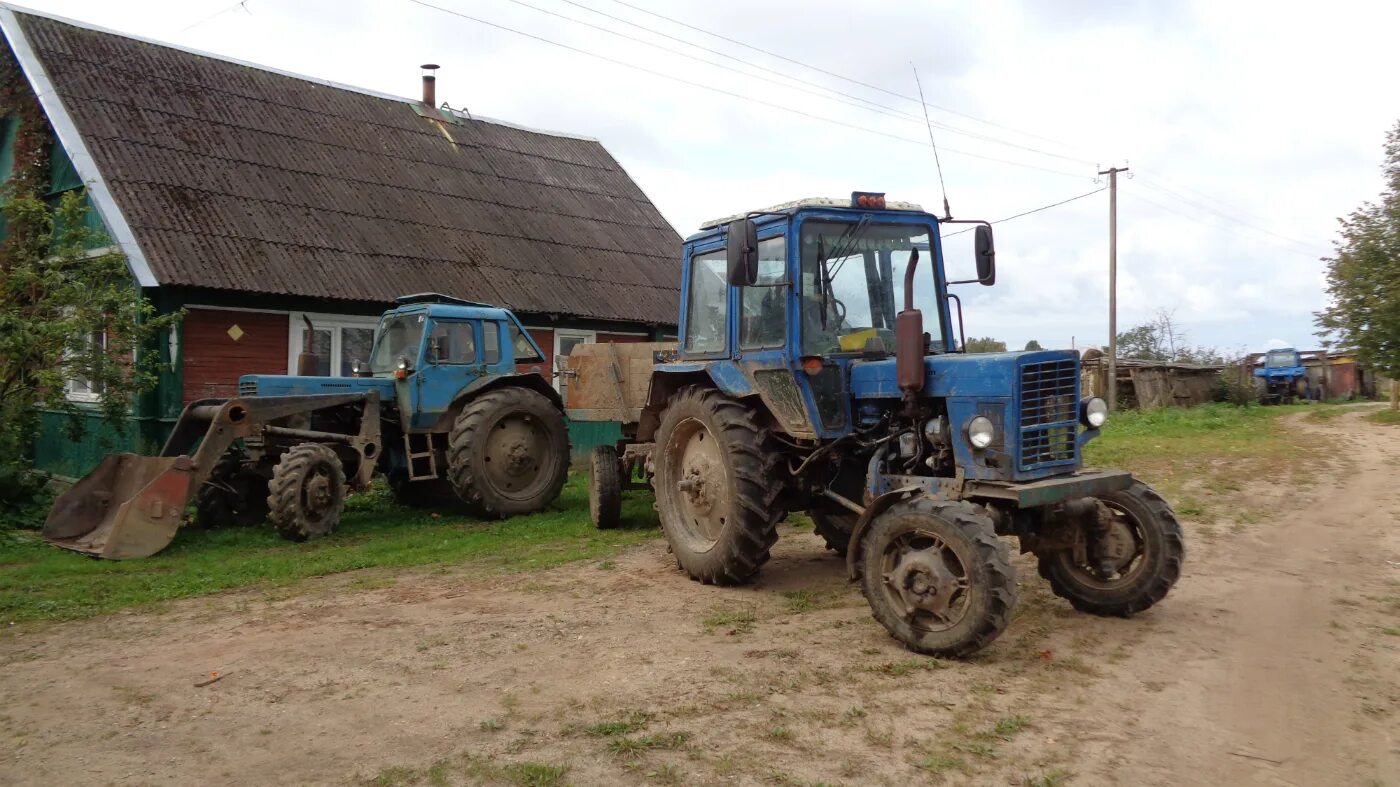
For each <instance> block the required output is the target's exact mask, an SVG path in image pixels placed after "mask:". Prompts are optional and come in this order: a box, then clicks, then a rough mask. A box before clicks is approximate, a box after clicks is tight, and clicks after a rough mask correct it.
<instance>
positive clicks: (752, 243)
mask: <svg viewBox="0 0 1400 787" xmlns="http://www.w3.org/2000/svg"><path fill="white" fill-rule="evenodd" d="M724 250H725V253H726V254H727V255H728V257H729V283H730V284H732V285H734V286H735V287H752V286H753V285H754V283H755V282H757V281H758V227H757V226H755V225H754V223H753V219H735V220H734V221H731V222H729V230H728V240H727V242H726V244H725V248H724Z"/></svg>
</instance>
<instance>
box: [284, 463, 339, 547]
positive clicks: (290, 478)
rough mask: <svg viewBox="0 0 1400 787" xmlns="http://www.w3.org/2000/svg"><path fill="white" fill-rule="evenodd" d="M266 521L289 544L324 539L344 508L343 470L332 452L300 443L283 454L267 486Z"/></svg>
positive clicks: (336, 522)
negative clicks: (267, 511)
mask: <svg viewBox="0 0 1400 787" xmlns="http://www.w3.org/2000/svg"><path fill="white" fill-rule="evenodd" d="M267 505H268V508H269V509H271V513H270V514H269V515H268V518H269V519H271V520H272V524H273V526H275V527H276V528H277V532H278V533H279V534H281V536H282V537H283V538H285V539H287V540H289V541H305V540H307V539H309V538H319V537H321V536H324V535H327V534H328V533H330V532H331V531H332V530H334V529H335V526H336V525H337V524H338V523H339V522H340V511H341V509H342V508H344V507H345V470H344V469H343V468H342V467H341V465H340V457H338V456H336V455H335V451H332V450H331V449H330V448H327V447H326V446H324V445H321V444H320V443H301V444H300V445H295V446H292V448H291V449H290V450H288V451H287V452H286V453H284V454H282V458H281V459H279V460H278V462H277V466H276V467H275V468H273V470H272V481H271V482H270V483H269V484H268V496H267Z"/></svg>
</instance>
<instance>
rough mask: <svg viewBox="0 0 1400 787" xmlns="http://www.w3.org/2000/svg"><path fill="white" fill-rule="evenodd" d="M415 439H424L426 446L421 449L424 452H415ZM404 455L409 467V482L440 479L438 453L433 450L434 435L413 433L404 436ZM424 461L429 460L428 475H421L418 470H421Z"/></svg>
mask: <svg viewBox="0 0 1400 787" xmlns="http://www.w3.org/2000/svg"><path fill="white" fill-rule="evenodd" d="M415 437H421V438H423V443H424V445H422V446H420V448H421V449H422V450H418V451H415V450H413V438H415ZM403 453H404V460H405V464H407V465H408V480H410V481H429V480H432V479H434V478H437V477H438V470H437V451H435V450H433V436H432V434H412V433H410V434H406V435H404V436H403ZM423 459H426V460H428V469H427V472H426V473H420V472H418V469H419V466H420V461H421V460H423Z"/></svg>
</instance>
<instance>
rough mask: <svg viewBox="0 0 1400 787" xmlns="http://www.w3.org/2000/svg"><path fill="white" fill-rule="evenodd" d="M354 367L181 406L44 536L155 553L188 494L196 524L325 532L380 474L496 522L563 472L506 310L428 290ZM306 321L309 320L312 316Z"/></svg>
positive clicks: (556, 406)
mask: <svg viewBox="0 0 1400 787" xmlns="http://www.w3.org/2000/svg"><path fill="white" fill-rule="evenodd" d="M398 303H399V306H398V307H397V308H395V309H393V310H392V311H389V312H387V313H385V314H384V316H383V317H382V318H381V319H380V322H379V327H378V328H377V329H376V331H375V338H374V345H373V349H372V350H371V351H370V356H369V360H368V362H367V363H363V364H362V363H358V362H357V363H356V365H355V368H354V374H353V376H351V377H324V376H315V375H313V374H311V370H313V369H315V367H316V358H315V356H314V355H313V354H312V353H311V351H310V344H309V342H310V337H311V336H312V333H313V332H312V331H310V330H308V331H307V337H308V345H307V347H306V349H305V351H304V352H303V353H302V354H301V357H300V358H299V359H298V364H297V365H298V371H299V372H300V374H298V375H244V376H243V377H242V378H241V379H240V380H239V385H238V388H239V390H238V396H237V397H234V398H231V399H204V400H200V401H197V402H193V403H191V404H190V405H189V406H188V407H186V408H185V411H184V413H182V414H181V416H180V420H179V421H178V422H177V423H176V425H175V428H174V430H173V431H172V433H171V435H170V438H169V439H168V440H167V442H166V445H165V447H164V449H163V450H162V451H161V454H160V456H157V457H142V456H137V455H135V454H114V455H112V456H109V457H107V458H106V459H104V460H103V462H102V463H101V464H100V465H99V466H98V467H97V469H95V470H93V472H92V473H90V474H88V476H87V477H85V478H83V479H82V480H80V481H79V482H78V483H77V484H76V485H75V486H74V487H73V488H72V489H71V490H70V491H69V492H67V493H65V494H64V495H63V496H61V497H60V498H59V499H58V500H56V501H55V503H54V507H53V510H52V511H51V512H50V513H49V517H48V521H47V522H46V524H45V526H44V535H45V538H46V539H48V540H49V541H50V542H51V543H54V544H56V545H58V546H61V547H64V548H67V549H72V550H75V551H79V552H84V553H87V554H91V555H95V556H98V557H107V558H118V559H120V558H134V557H145V556H147V555H151V554H154V553H155V552H158V551H160V550H161V549H163V548H164V547H165V546H166V544H168V543H169V542H170V540H171V539H172V538H174V535H175V531H176V530H177V529H178V527H179V526H180V525H181V524H182V522H183V519H184V513H185V509H186V507H187V505H189V504H190V503H193V504H194V506H195V509H196V521H198V522H200V523H201V524H204V525H223V524H234V523H252V522H257V521H261V520H263V519H264V518H267V519H270V520H271V521H272V523H273V525H274V526H276V528H277V530H278V532H280V533H281V534H282V535H283V536H284V537H286V538H289V539H292V540H295V541H302V540H305V539H307V538H313V537H316V536H321V535H325V534H326V533H329V532H330V531H331V530H332V529H333V528H334V527H335V525H336V523H337V522H338V521H339V518H340V512H341V507H342V506H343V504H344V500H345V495H346V492H347V490H350V489H362V488H364V487H365V486H367V485H368V484H369V482H370V480H371V479H372V478H373V476H374V474H375V473H376V472H378V473H382V474H384V475H385V476H387V478H388V481H389V484H390V486H391V488H392V489H393V490H394V493H395V495H396V496H397V497H398V498H399V499H400V501H402V502H405V503H409V504H414V505H432V506H444V505H448V506H450V505H460V506H461V507H463V508H465V509H466V510H467V511H469V512H471V513H473V514H476V515H477V516H481V517H486V518H497V517H504V516H511V515H513V514H522V513H528V512H531V511H537V510H539V509H541V508H543V507H544V506H546V505H548V504H549V503H550V502H551V501H552V500H554V498H555V497H557V496H558V494H559V490H560V488H561V487H562V486H563V484H564V480H565V477H566V475H567V472H568V463H569V443H568V434H567V430H566V427H565V423H564V416H563V410H562V402H561V400H560V398H559V395H558V393H557V392H556V391H555V390H554V388H553V387H552V386H551V385H550V383H549V381H548V380H546V379H545V377H543V376H542V375H541V374H539V373H537V372H526V373H521V372H518V371H517V364H530V363H543V361H544V358H543V354H542V353H541V352H540V349H539V347H538V346H536V345H535V343H534V341H533V340H532V339H531V338H530V335H529V334H528V333H527V332H526V331H525V330H524V329H523V328H522V327H521V325H520V322H519V320H517V319H516V317H515V315H514V314H512V313H511V312H510V311H509V310H506V309H501V308H497V307H493V306H488V305H485V304H479V303H472V302H469V301H460V300H456V299H453V298H448V297H446V296H441V295H436V294H425V295H413V296H406V297H403V298H400V299H399V300H398ZM308 327H309V326H308Z"/></svg>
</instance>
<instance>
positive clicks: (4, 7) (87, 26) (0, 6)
mask: <svg viewBox="0 0 1400 787" xmlns="http://www.w3.org/2000/svg"><path fill="white" fill-rule="evenodd" d="M15 12H19V13H21V14H28V15H30V16H39V17H43V18H45V19H52V20H54V21H55V22H62V23H63V24H65V25H72V26H74V27H81V28H83V29H84V30H92V31H95V32H98V33H107V34H109V35H114V36H121V37H122V38H129V39H131V40H133V41H140V42H142V43H145V44H152V45H154V46H161V47H165V48H166V49H177V50H179V51H181V52H185V53H187V54H191V55H198V56H200V57H207V58H211V59H213V60H222V61H223V62H225V63H233V64H234V65H239V66H245V67H247V68H256V69H257V70H259V71H267V72H269V73H272V74H279V75H281V76H284V77H291V78H292V79H300V80H301V81H303V82H311V83H313V84H317V85H324V86H326V87H333V88H335V89H336V90H347V91H349V92H351V93H360V94H362V95H366V96H373V97H375V98H382V99H385V100H387V101H394V102H398V103H405V104H418V103H421V102H420V101H418V99H415V98H404V97H403V96H395V95H393V94H391V93H381V92H379V91H377V90H370V89H369V88H364V87H357V86H355V85H346V84H344V83H341V82H332V81H331V80H329V79H318V78H317V77H311V76H307V75H305V74H298V73H296V72H293V71H283V70H282V69H280V68H273V67H271V66H266V65H263V64H261V63H252V62H249V61H247V60H239V59H238V58H236V57H229V56H228V55H221V54H218V53H217V52H207V51H205V50H202V49H195V48H193V47H187V46H180V45H179V44H172V43H170V42H169V41H159V40H156V39H154V38H147V37H146V36H138V35H133V34H131V33H126V32H122V31H120V30H112V29H111V28H107V27H101V26H98V25H94V24H91V23H89V22H84V21H82V20H79V19H70V18H69V17H66V16H59V15H58V14H51V13H48V12H47V11H36V10H34V9H32V8H25V7H24V6H18V5H15V4H14V3H4V2H0V15H3V16H4V17H5V18H6V20H7V21H6V24H5V27H4V29H5V33H6V35H7V36H8V35H9V33H10V29H11V26H13V27H14V28H15V29H16V30H18V29H19V28H18V25H15V24H14V22H15V20H14V13H15ZM25 47H26V49H28V42H26V44H25ZM31 54H32V51H31ZM16 55H18V52H16ZM21 62H23V61H21ZM35 62H37V60H36V61H35ZM471 118H472V120H475V121H479V122H483V123H490V124H492V125H496V126H505V127H506V128H513V129H516V130H518V131H528V132H530V133H533V134H544V135H546V136H551V137H564V138H566V139H577V140H581V141H583V142H598V143H599V144H602V143H601V142H599V140H598V139H596V138H594V137H589V136H584V135H582V134H570V133H567V132H564V131H554V130H551V129H546V128H533V127H531V126H524V125H520V124H519V123H512V122H510V121H508V120H498V119H496V118H493V117H487V116H486V115H478V114H476V113H475V112H473V113H472V115H471ZM75 163H76V162H75Z"/></svg>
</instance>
